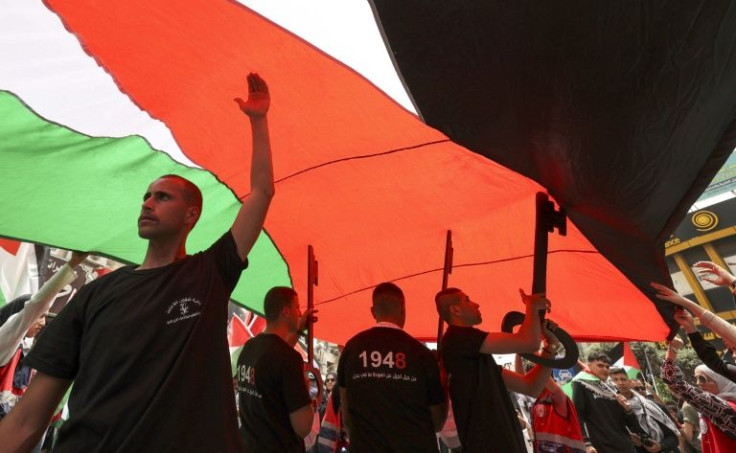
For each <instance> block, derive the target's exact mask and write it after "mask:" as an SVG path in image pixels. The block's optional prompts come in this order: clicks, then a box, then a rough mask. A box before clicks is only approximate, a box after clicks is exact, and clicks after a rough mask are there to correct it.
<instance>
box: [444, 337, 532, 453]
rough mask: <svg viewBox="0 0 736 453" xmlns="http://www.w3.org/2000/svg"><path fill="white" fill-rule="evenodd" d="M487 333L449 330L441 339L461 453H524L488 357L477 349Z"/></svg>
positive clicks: (498, 369)
mask: <svg viewBox="0 0 736 453" xmlns="http://www.w3.org/2000/svg"><path fill="white" fill-rule="evenodd" d="M487 335H488V332H484V331H482V330H478V329H476V328H474V327H458V326H449V327H448V328H447V332H446V333H445V335H444V336H443V337H442V351H441V352H442V361H443V363H444V366H445V369H446V371H447V374H448V378H449V380H450V397H451V399H452V410H453V414H454V416H455V423H456V425H457V432H458V436H459V437H460V443H461V444H462V446H463V452H465V453H472V452H489V451H490V452H499V453H501V452H503V453H526V445H525V444H524V437H523V435H522V433H521V426H520V425H519V421H518V420H517V418H516V411H515V410H514V408H513V406H512V404H511V399H510V398H509V395H508V392H507V391H506V386H505V385H504V382H503V378H502V376H501V367H500V366H498V365H496V362H495V360H493V356H492V355H491V354H482V353H481V352H480V346H481V344H483V340H485V338H486V336H487Z"/></svg>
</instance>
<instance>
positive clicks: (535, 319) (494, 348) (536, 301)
mask: <svg viewBox="0 0 736 453" xmlns="http://www.w3.org/2000/svg"><path fill="white" fill-rule="evenodd" d="M520 292H521V298H522V300H523V301H524V304H526V313H525V317H524V322H523V323H522V324H521V327H519V331H518V332H516V333H505V332H489V333H488V335H486V338H485V340H483V344H481V346H480V352H481V353H482V354H513V353H523V352H529V353H531V352H535V351H537V349H539V343H540V342H541V341H542V322H541V318H540V316H539V312H540V311H546V310H549V308H550V305H551V304H550V301H549V300H547V299H546V298H545V297H544V294H532V295H527V294H524V292H523V291H520Z"/></svg>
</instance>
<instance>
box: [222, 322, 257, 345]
mask: <svg viewBox="0 0 736 453" xmlns="http://www.w3.org/2000/svg"><path fill="white" fill-rule="evenodd" d="M250 338H251V336H250V334H249V333H248V329H247V328H246V327H245V324H243V321H242V320H241V319H240V318H239V317H237V316H233V319H232V320H231V321H230V336H229V337H228V339H227V340H228V343H229V344H230V347H231V348H236V347H238V346H243V345H244V344H245V342H246V341H248V340H250Z"/></svg>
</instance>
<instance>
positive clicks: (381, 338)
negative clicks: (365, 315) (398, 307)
mask: <svg viewBox="0 0 736 453" xmlns="http://www.w3.org/2000/svg"><path fill="white" fill-rule="evenodd" d="M366 342H368V343H373V344H381V343H402V344H409V345H412V346H417V347H420V348H424V349H427V350H429V349H428V348H427V347H426V346H425V345H424V344H423V343H422V342H421V341H419V340H417V339H416V338H414V337H412V336H411V335H410V334H409V333H407V332H406V331H404V330H403V329H399V328H395V327H386V326H373V327H371V328H369V329H365V330H363V331H361V332H358V333H357V334H355V335H353V337H352V338H350V339H349V340H348V341H347V342H346V343H345V348H344V350H347V349H349V347H350V348H352V347H354V346H355V345H363V344H364V343H366ZM344 350H343V351H344Z"/></svg>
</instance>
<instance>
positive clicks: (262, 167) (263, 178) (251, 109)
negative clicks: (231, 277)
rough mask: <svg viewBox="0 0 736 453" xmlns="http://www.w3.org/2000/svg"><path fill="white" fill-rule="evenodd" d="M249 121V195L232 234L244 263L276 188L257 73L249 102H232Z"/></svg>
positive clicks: (264, 92)
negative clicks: (250, 150) (250, 156)
mask: <svg viewBox="0 0 736 453" xmlns="http://www.w3.org/2000/svg"><path fill="white" fill-rule="evenodd" d="M235 101H236V102H237V103H238V106H239V107H240V110H242V111H243V113H245V114H246V115H248V117H249V118H250V126H251V133H252V136H253V156H252V158H251V166H250V193H249V194H248V195H246V196H245V198H243V205H242V206H241V207H240V211H238V215H237V217H236V218H235V222H233V226H232V229H231V230H230V231H231V232H232V235H233V238H234V239H235V244H236V245H237V247H238V255H240V258H241V259H243V260H245V258H246V257H247V256H248V253H249V252H250V250H251V248H253V244H255V243H256V239H258V235H259V234H260V233H261V229H262V228H263V222H264V221H265V220H266V213H267V212H268V207H269V205H270V204H271V199H272V198H273V195H274V192H275V189H274V184H273V163H272V161H271V142H270V139H269V136H268V120H267V118H266V113H267V112H268V109H269V107H270V103H271V97H270V94H269V92H268V86H267V85H266V82H265V81H264V80H263V79H262V78H261V77H260V76H258V74H253V73H251V74H248V100H247V101H243V100H242V99H240V98H237V99H235Z"/></svg>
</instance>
